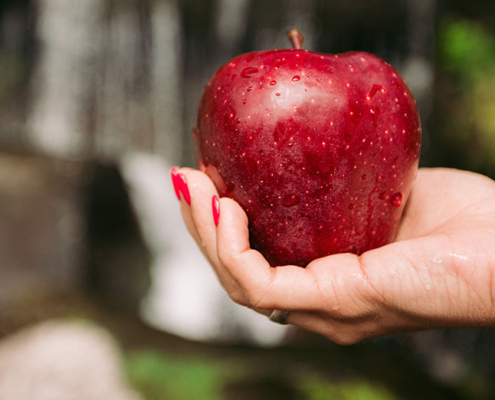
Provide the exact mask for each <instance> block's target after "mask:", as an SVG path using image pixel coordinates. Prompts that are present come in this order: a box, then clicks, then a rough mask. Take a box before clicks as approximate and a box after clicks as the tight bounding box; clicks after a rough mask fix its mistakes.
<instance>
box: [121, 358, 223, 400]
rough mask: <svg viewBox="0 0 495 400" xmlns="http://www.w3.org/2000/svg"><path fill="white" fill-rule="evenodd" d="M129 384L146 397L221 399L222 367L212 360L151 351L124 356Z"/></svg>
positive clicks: (186, 399)
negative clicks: (165, 354)
mask: <svg viewBox="0 0 495 400" xmlns="http://www.w3.org/2000/svg"><path fill="white" fill-rule="evenodd" d="M126 370H127V376H128V377H129V380H130V383H131V385H132V386H134V387H135V388H136V389H137V390H138V391H139V392H140V393H141V395H142V396H143V397H144V398H145V399H146V400H190V399H194V400H220V399H222V396H221V390H222V387H223V384H224V378H223V375H224V374H225V370H224V368H223V367H222V366H220V365H218V364H215V363H214V362H208V363H207V362H206V361H204V360H200V359H191V358H189V359H188V358H181V359H176V358H172V357H170V356H164V355H162V354H160V353H157V352H152V351H139V352H134V353H131V354H130V355H129V356H128V357H127V358H126Z"/></svg>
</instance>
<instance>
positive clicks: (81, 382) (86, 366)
mask: <svg viewBox="0 0 495 400" xmlns="http://www.w3.org/2000/svg"><path fill="white" fill-rule="evenodd" d="M0 399H8V400H26V399H30V400H102V399H105V400H139V399H140V397H139V396H138V395H137V394H136V393H135V392H134V391H133V390H132V389H130V388H129V387H128V385H127V383H126V382H125V379H124V376H123V374H122V371H121V354H120V352H119V349H118V347H117V346H116V344H115V342H114V341H113V339H112V338H111V337H110V335H109V334H108V333H107V332H106V331H105V330H103V329H101V328H98V327H96V326H94V325H91V324H89V323H83V322H61V321H50V322H45V323H43V324H40V325H37V326H35V327H33V328H28V329H26V330H24V331H21V332H19V333H17V334H16V335H14V336H11V337H9V338H7V339H5V340H4V341H3V342H0Z"/></svg>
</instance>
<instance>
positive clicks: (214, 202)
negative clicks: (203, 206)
mask: <svg viewBox="0 0 495 400" xmlns="http://www.w3.org/2000/svg"><path fill="white" fill-rule="evenodd" d="M211 207H212V209H213V221H214V222H215V226H218V221H220V200H218V197H217V196H213V197H212V199H211Z"/></svg>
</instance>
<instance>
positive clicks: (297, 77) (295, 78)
mask: <svg viewBox="0 0 495 400" xmlns="http://www.w3.org/2000/svg"><path fill="white" fill-rule="evenodd" d="M300 80H301V77H300V76H299V75H294V76H293V77H292V82H297V81H300Z"/></svg>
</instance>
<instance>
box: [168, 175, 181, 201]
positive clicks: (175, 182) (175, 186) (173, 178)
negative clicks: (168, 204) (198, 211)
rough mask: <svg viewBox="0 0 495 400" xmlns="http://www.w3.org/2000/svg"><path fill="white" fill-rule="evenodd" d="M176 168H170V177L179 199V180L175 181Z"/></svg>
mask: <svg viewBox="0 0 495 400" xmlns="http://www.w3.org/2000/svg"><path fill="white" fill-rule="evenodd" d="M176 171H177V169H176V168H175V167H172V168H171V169H170V178H171V179H172V185H174V190H175V195H176V196H177V198H178V199H179V200H180V191H179V182H178V181H177V172H176Z"/></svg>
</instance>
